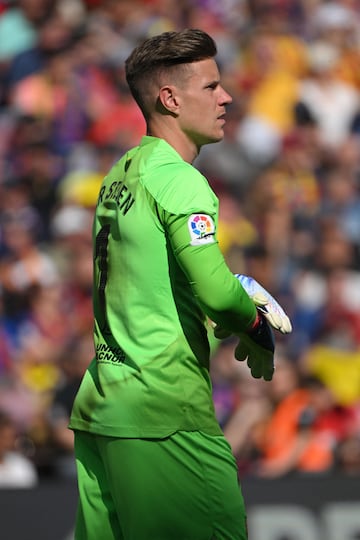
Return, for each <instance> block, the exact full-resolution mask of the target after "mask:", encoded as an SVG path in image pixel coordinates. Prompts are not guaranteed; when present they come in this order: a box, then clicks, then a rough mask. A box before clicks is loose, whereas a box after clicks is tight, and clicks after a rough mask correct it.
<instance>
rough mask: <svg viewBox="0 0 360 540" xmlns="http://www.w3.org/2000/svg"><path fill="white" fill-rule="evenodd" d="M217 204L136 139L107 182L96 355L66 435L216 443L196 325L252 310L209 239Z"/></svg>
mask: <svg viewBox="0 0 360 540" xmlns="http://www.w3.org/2000/svg"><path fill="white" fill-rule="evenodd" d="M217 212H218V200H217V198H216V196H215V194H214V193H213V191H212V190H211V188H210V186H209V184H208V182H207V180H206V179H205V178H204V177H203V176H202V175H201V174H200V172H199V171H197V170H196V169H195V168H194V167H193V166H192V165H191V164H189V163H187V162H185V161H184V160H183V159H182V158H181V157H180V155H179V154H178V153H177V152H176V151H175V150H174V149H173V148H172V147H171V146H170V145H169V144H167V143H166V142H165V141H164V140H162V139H158V138H155V137H149V136H146V137H144V138H143V139H142V141H141V144H140V146H138V147H136V148H134V149H132V150H130V151H129V152H128V153H127V154H126V155H124V156H123V157H122V159H120V161H118V162H117V163H116V164H115V165H114V167H113V168H112V170H111V171H110V173H109V174H108V175H107V176H106V177H105V179H104V182H103V185H102V187H101V190H100V193H99V199H98V203H97V208H96V213H95V218H94V226H93V242H94V290H93V305H94V345H95V358H94V359H93V360H92V362H91V363H90V365H89V367H88V369H87V371H86V373H85V375H84V378H83V381H82V384H81V386H80V389H79V391H78V394H77V396H76V399H75V402H74V406H73V411H72V415H71V420H70V427H71V428H72V429H78V430H85V431H90V432H93V433H98V434H101V435H109V436H116V437H139V438H146V437H166V436H168V435H170V434H171V433H174V432H175V431H178V430H186V431H193V430H201V431H203V432H206V433H208V434H210V435H216V434H219V433H220V428H219V425H218V422H217V420H216V416H215V411H214V405H213V400H212V388H211V381H210V376H209V342H208V337H207V323H206V315H208V316H209V317H210V318H211V319H212V320H213V321H215V322H216V323H219V324H221V325H222V326H224V327H225V328H228V329H230V330H231V331H233V332H240V331H241V330H244V329H245V328H247V327H249V325H251V323H252V322H253V320H254V319H255V315H256V309H255V306H254V304H253V302H252V301H251V300H250V298H249V297H248V295H247V294H246V293H245V291H244V289H243V288H242V286H241V284H240V283H239V281H238V280H237V279H236V278H235V277H234V276H233V275H232V273H231V272H230V270H229V268H228V267H227V265H226V263H225V261H224V259H223V256H222V255H221V252H220V250H219V247H218V243H217V241H216V223H217Z"/></svg>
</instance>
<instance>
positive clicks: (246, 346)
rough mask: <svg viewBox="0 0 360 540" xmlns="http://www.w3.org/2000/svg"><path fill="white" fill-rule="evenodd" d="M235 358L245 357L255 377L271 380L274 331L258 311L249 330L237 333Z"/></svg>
mask: <svg viewBox="0 0 360 540" xmlns="http://www.w3.org/2000/svg"><path fill="white" fill-rule="evenodd" d="M239 337H240V341H239V344H238V345H237V347H236V349H235V358H236V359H237V360H239V361H240V362H242V361H244V360H246V359H247V365H248V366H249V368H250V372H251V375H252V376H253V377H254V378H255V379H261V377H263V378H264V380H265V381H271V379H272V377H273V374H274V351H275V342H274V333H273V330H272V328H271V326H270V324H269V323H268V321H267V320H266V318H265V316H264V315H263V314H262V313H260V312H259V311H258V318H257V322H256V324H255V326H254V328H252V329H251V330H250V331H248V332H243V333H241V334H240V335H239Z"/></svg>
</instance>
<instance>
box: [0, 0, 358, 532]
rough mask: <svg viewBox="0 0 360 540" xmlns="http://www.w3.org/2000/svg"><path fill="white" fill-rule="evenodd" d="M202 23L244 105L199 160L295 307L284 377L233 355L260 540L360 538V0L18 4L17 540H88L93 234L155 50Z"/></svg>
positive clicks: (3, 154) (3, 303) (12, 314)
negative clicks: (132, 78) (72, 424)
mask: <svg viewBox="0 0 360 540" xmlns="http://www.w3.org/2000/svg"><path fill="white" fill-rule="evenodd" d="M183 27H198V28H202V29H203V30H206V31H208V32H209V33H210V34H211V35H212V36H213V37H214V38H215V40H216V42H217V44H218V49H219V54H218V61H219V65H220V68H221V72H222V77H223V85H224V87H225V88H226V89H227V90H228V91H229V92H230V93H231V94H232V96H233V98H234V101H233V104H232V105H231V106H230V107H229V110H228V114H227V124H226V137H225V139H224V141H222V142H221V143H218V144H217V145H212V146H211V147H210V146H209V147H204V148H203V150H202V152H201V154H200V156H199V157H198V158H197V161H196V163H195V165H196V166H197V167H198V168H199V169H200V170H201V171H202V172H203V173H204V174H205V175H206V176H207V177H208V179H209V181H210V183H211V185H212V186H213V188H214V190H215V191H216V193H217V195H218V197H219V199H220V208H221V213H220V222H219V242H220V245H221V247H222V249H223V252H224V255H225V257H226V259H227V261H228V263H229V265H230V267H231V268H232V270H233V271H234V272H240V273H244V274H249V275H252V276H253V277H254V278H255V279H257V280H258V281H259V282H261V283H262V284H263V285H264V286H265V287H266V288H267V289H268V290H269V291H270V292H271V293H272V294H273V295H274V296H275V297H276V298H277V299H278V300H279V301H280V302H281V304H282V305H283V306H284V308H285V309H286V311H287V313H288V314H289V315H290V317H291V319H292V323H293V327H294V331H293V333H292V334H291V335H290V336H280V337H279V346H278V350H277V358H276V361H277V372H276V375H275V377H274V380H273V381H272V382H271V383H265V384H262V383H261V382H259V381H252V380H251V379H250V377H249V374H248V372H247V370H246V369H245V368H244V367H243V366H242V365H241V364H239V363H236V362H235V360H234V358H233V355H232V351H233V344H232V343H231V341H230V342H224V343H222V344H219V343H216V344H215V345H214V351H213V358H212V376H213V381H214V399H215V404H216V409H217V414H218V417H219V421H220V423H221V425H222V427H223V429H224V431H225V434H226V435H227V437H228V438H229V440H230V442H231V444H232V447H233V449H234V453H235V455H236V458H237V460H238V464H239V474H240V478H241V482H242V485H243V491H244V495H245V497H246V500H247V503H248V514H249V530H250V539H251V540H303V539H304V540H305V539H306V540H355V539H356V538H360V495H359V490H358V480H359V475H360V269H359V261H360V192H359V181H360V1H359V0H337V1H331V0H328V1H326V0H222V1H221V2H217V1H215V0H131V1H130V0H103V1H101V0H61V1H55V0H18V1H16V0H0V320H1V324H0V334H1V335H0V517H1V520H0V535H1V537H2V538H3V539H4V540H17V539H18V538H19V539H20V538H21V539H22V540H23V539H29V540H30V539H31V540H33V539H35V538H36V539H37V540H42V539H47V540H50V539H51V540H58V539H59V540H72V527H73V519H74V512H75V506H76V481H75V472H74V461H73V447H72V444H73V441H72V434H71V432H69V430H68V429H67V421H68V416H69V411H70V407H71V402H72V399H73V396H74V393H75V392H76V389H77V387H78V384H79V380H80V378H81V375H82V373H83V371H84V369H85V367H86V365H87V363H88V362H89V359H90V358H91V356H92V337H91V332H92V317H91V275H92V254H91V219H92V211H93V207H94V204H95V201H96V196H97V190H98V187H99V184H100V182H101V179H102V177H103V175H104V174H105V172H106V171H107V170H108V169H109V167H110V166H111V164H112V163H113V162H114V161H115V160H116V159H118V157H120V155H121V154H122V153H123V152H124V151H125V150H126V149H127V148H129V147H131V146H133V145H135V144H137V143H138V141H139V138H140V137H141V135H142V134H143V133H144V123H143V120H142V117H141V115H140V113H139V111H138V110H137V108H136V106H135V104H134V103H133V101H132V99H131V97H130V96H129V92H128V90H127V87H126V84H125V82H124V69H123V64H124V60H125V58H126V57H127V55H128V54H129V52H130V51H131V50H132V48H133V47H134V46H135V45H136V44H137V43H138V42H139V41H140V40H142V39H143V38H145V37H147V36H149V35H152V34H155V33H158V32H161V31H165V30H173V29H175V30H177V29H181V28H183Z"/></svg>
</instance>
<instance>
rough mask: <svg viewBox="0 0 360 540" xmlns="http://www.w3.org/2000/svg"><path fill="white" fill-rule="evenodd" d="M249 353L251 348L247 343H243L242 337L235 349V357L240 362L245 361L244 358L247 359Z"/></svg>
mask: <svg viewBox="0 0 360 540" xmlns="http://www.w3.org/2000/svg"><path fill="white" fill-rule="evenodd" d="M248 355H249V349H248V347H247V346H246V344H245V343H242V341H241V338H240V342H239V344H238V345H237V347H236V349H235V358H236V360H239V362H243V361H244V360H246V358H247V357H248Z"/></svg>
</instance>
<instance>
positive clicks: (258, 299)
mask: <svg viewBox="0 0 360 540" xmlns="http://www.w3.org/2000/svg"><path fill="white" fill-rule="evenodd" d="M251 299H252V301H253V302H254V304H255V305H256V306H266V304H268V303H269V300H268V298H267V297H266V296H265V294H263V293H262V292H258V293H255V294H254V296H251Z"/></svg>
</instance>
